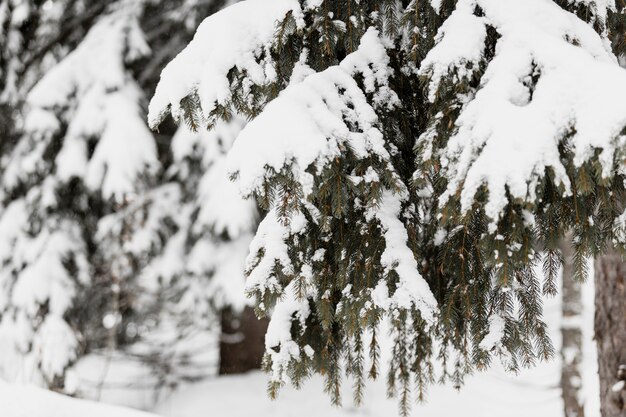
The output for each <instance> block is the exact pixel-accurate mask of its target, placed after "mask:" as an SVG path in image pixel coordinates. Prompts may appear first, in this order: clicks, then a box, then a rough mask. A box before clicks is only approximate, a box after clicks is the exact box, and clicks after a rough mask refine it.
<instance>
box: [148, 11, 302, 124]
mask: <svg viewBox="0 0 626 417" xmlns="http://www.w3.org/2000/svg"><path fill="white" fill-rule="evenodd" d="M288 13H291V14H292V16H293V17H294V18H295V19H296V21H298V20H299V19H301V17H302V10H301V8H300V3H299V2H298V1H297V0H272V1H267V0H246V1H243V2H240V3H237V4H234V5H232V6H229V7H227V8H225V9H224V10H222V11H220V12H218V13H215V14H213V15H211V16H210V17H208V18H207V19H205V20H204V22H202V24H201V25H200V27H199V28H198V31H197V32H196V35H195V37H194V39H193V40H192V41H191V42H190V43H189V45H188V46H187V47H186V48H185V49H184V50H183V51H182V52H181V53H180V54H179V55H178V56H177V57H176V58H175V59H174V60H172V61H171V62H170V63H169V64H168V65H167V67H165V69H164V70H163V72H162V73H161V81H160V82H159V85H158V86H157V89H156V92H155V94H154V97H153V98H152V101H151V102H150V109H149V110H150V111H149V116H148V124H149V125H150V127H151V128H152V129H155V128H157V127H158V125H159V124H160V123H161V121H162V120H163V119H164V118H165V116H166V115H167V114H168V113H169V112H171V113H172V115H173V116H174V118H176V119H179V118H180V113H181V100H183V99H184V98H186V97H188V96H190V95H193V94H197V95H198V97H199V99H200V107H201V108H202V112H203V114H204V116H208V115H209V114H210V113H211V112H212V111H213V110H214V109H215V108H216V105H225V104H227V103H228V102H229V100H230V98H231V88H230V82H229V79H228V76H229V72H230V71H231V69H233V68H236V69H238V70H239V71H241V72H245V73H246V75H247V77H248V78H249V80H250V81H251V82H252V83H254V84H257V85H264V84H267V83H269V82H272V81H273V80H274V79H275V77H276V72H275V70H274V68H273V65H272V61H271V56H270V51H269V49H270V46H271V44H272V42H273V39H274V35H275V29H276V24H277V22H278V21H279V20H281V19H283V18H284V17H285V16H286V15H287V14H288Z"/></svg>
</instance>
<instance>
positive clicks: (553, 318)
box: [0, 280, 599, 417]
mask: <svg viewBox="0 0 626 417" xmlns="http://www.w3.org/2000/svg"><path fill="white" fill-rule="evenodd" d="M590 281H591V280H590ZM583 297H584V300H583V301H584V305H585V312H584V325H583V331H584V341H585V343H584V346H583V350H584V354H585V359H584V364H583V366H584V369H583V386H584V390H583V392H582V395H583V396H584V398H585V405H586V416H587V417H599V405H598V394H597V393H598V383H597V376H596V372H597V368H596V362H595V360H596V358H595V355H596V353H595V346H594V344H593V340H592V337H593V332H592V330H593V329H592V323H593V288H592V285H591V284H587V285H585V288H584V291H583ZM545 313H546V319H547V321H548V323H549V325H550V334H551V336H552V339H553V341H554V344H555V348H557V352H558V348H559V345H560V323H561V305H560V299H559V298H558V297H557V298H555V299H551V300H548V301H547V302H546V305H545ZM129 369H130V370H129ZM141 372H143V371H142V370H138V371H137V375H136V378H135V377H134V376H133V372H132V368H128V367H126V368H124V372H121V373H120V375H122V374H123V376H124V379H125V380H126V381H129V382H132V381H135V382H137V380H138V379H137V378H139V379H141V378H145V375H144V376H143V377H142V376H140V375H141ZM118 376H119V375H118ZM559 378H560V360H559V357H558V355H557V356H556V357H555V358H554V359H553V360H552V361H550V362H546V363H541V364H539V365H538V366H537V367H535V368H533V369H528V370H523V371H522V372H521V373H520V374H519V375H511V374H508V373H506V372H505V371H504V370H503V369H502V367H501V366H499V365H497V364H496V365H495V366H493V367H492V368H491V369H490V370H489V371H487V372H485V373H481V374H477V375H474V376H472V377H470V378H468V379H467V381H466V384H465V386H464V387H463V388H462V389H461V391H459V392H457V391H456V390H454V389H453V388H452V387H449V386H436V387H433V388H432V389H431V390H430V391H429V395H428V401H427V402H426V403H425V404H420V405H415V406H414V408H413V415H416V416H418V415H419V416H420V417H449V416H456V415H466V416H472V417H528V416H531V417H560V416H562V402H561V396H560V390H559ZM83 382H84V381H83ZM80 388H81V387H79V392H80V391H81V390H80ZM82 388H86V387H82ZM118 388H119V387H118ZM82 391H83V393H86V392H88V390H86V389H85V390H82ZM101 399H102V400H104V401H108V402H113V403H117V404H123V405H133V404H134V405H135V406H137V407H142V408H148V407H147V401H148V400H149V398H148V396H147V395H146V393H145V392H143V393H142V392H141V391H133V390H119V389H117V390H116V389H109V390H105V391H104V392H103V393H102V396H101ZM397 410H398V408H397V402H396V401H395V400H389V399H387V398H386V395H385V386H384V380H383V381H378V382H375V383H371V384H370V385H369V386H368V388H367V393H366V395H365V403H364V405H363V406H362V407H361V408H358V409H357V408H355V407H353V406H351V391H350V384H348V383H346V384H345V386H344V407H343V408H336V407H333V406H332V405H331V404H330V401H329V400H328V398H327V396H326V395H325V394H324V393H323V384H322V380H321V379H320V378H318V377H315V378H313V379H311V380H310V381H308V383H306V384H305V386H304V387H303V388H302V389H301V390H300V391H297V390H295V389H293V388H291V387H285V389H283V390H282V392H281V394H280V397H279V399H278V400H277V401H271V400H269V399H268V397H267V393H266V376H265V375H264V374H263V373H261V372H253V373H250V374H247V375H240V376H227V377H219V378H218V377H216V378H212V379H210V380H207V381H205V382H201V383H197V384H193V385H188V386H184V387H181V388H180V389H178V390H177V391H175V392H173V393H170V394H168V395H165V396H162V399H161V400H160V401H159V403H158V404H157V405H156V406H155V407H154V408H153V410H152V411H153V412H154V413H156V414H158V415H160V416H163V417H249V416H251V415H254V416H257V417H270V416H271V417H318V416H320V415H322V416H324V417H392V416H395V415H397ZM0 416H1V417H84V416H89V417H146V416H149V415H148V414H143V413H138V412H134V411H126V410H125V409H122V408H112V407H110V406H105V405H97V404H95V403H92V402H87V401H79V400H74V399H69V398H67V397H63V396H60V395H58V394H54V393H50V392H47V391H42V390H37V389H35V388H28V387H24V386H10V385H7V384H4V383H0Z"/></svg>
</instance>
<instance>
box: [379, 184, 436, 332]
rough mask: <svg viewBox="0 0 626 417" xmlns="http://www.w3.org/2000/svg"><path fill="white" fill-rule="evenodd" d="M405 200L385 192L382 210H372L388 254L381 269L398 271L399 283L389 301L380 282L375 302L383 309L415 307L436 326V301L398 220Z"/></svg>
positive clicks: (403, 227) (385, 254)
mask: <svg viewBox="0 0 626 417" xmlns="http://www.w3.org/2000/svg"><path fill="white" fill-rule="evenodd" d="M406 197H408V196H407V195H404V196H402V195H397V194H393V193H391V192H390V191H385V192H384V193H383V197H382V199H381V203H380V207H377V208H376V209H373V211H374V216H376V218H377V219H378V221H379V222H380V224H381V226H382V228H383V236H384V237H385V250H384V252H383V253H382V255H381V258H380V262H381V265H382V266H383V267H384V268H385V273H388V272H389V271H390V270H395V271H396V273H397V274H398V276H399V278H400V282H399V283H398V287H397V288H396V290H395V292H394V293H393V294H392V295H391V297H388V295H387V294H386V293H387V284H386V282H385V281H384V280H381V281H380V282H379V284H378V285H377V286H376V288H375V289H374V294H373V296H372V298H373V301H374V303H375V304H376V305H378V306H380V307H382V308H384V309H389V308H403V309H411V308H412V307H413V306H414V307H415V308H417V310H419V312H420V313H421V315H422V318H423V319H424V320H425V321H426V322H428V323H429V324H433V322H434V320H435V315H436V314H437V312H438V308H437V301H436V300H435V297H434V295H433V294H432V292H431V291H430V288H429V287H428V284H427V283H426V281H425V280H424V278H423V277H422V276H421V275H420V273H419V269H418V266H417V261H416V259H415V256H414V255H413V251H412V250H411V249H410V248H409V247H408V240H409V237H408V233H407V231H406V228H405V226H404V224H403V223H402V222H401V221H400V220H399V217H400V215H401V211H402V210H401V209H402V201H403V200H405V199H406Z"/></svg>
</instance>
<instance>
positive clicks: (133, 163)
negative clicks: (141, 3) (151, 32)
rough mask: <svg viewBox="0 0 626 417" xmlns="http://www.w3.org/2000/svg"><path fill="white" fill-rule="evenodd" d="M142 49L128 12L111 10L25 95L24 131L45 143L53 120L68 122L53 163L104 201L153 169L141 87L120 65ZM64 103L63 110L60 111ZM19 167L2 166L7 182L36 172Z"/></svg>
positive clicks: (55, 129) (63, 177) (55, 128)
mask: <svg viewBox="0 0 626 417" xmlns="http://www.w3.org/2000/svg"><path fill="white" fill-rule="evenodd" d="M149 52H150V50H149V48H148V45H147V43H146V41H145V39H144V38H143V32H142V31H141V29H140V28H139V24H138V22H137V18H136V16H133V15H128V14H126V13H113V14H112V15H111V16H108V17H106V18H104V19H102V20H100V21H99V22H98V23H97V24H96V25H95V26H94V27H93V29H91V30H90V31H89V33H88V34H87V36H86V37H85V39H84V40H83V42H81V44H80V45H79V46H78V47H77V48H76V50H74V51H73V52H72V53H70V54H69V55H68V56H67V57H66V58H65V59H64V60H62V61H61V62H60V63H59V64H58V65H56V66H54V67H53V68H52V69H51V70H50V71H48V73H47V74H46V75H45V76H44V77H43V78H42V79H41V80H40V81H39V82H38V83H37V85H36V86H35V87H34V88H33V90H32V91H31V92H30V94H29V96H28V99H27V101H28V105H29V107H30V111H29V112H28V114H27V115H26V122H25V130H26V132H27V134H28V135H31V136H32V137H38V138H48V140H49V138H50V136H52V135H54V134H57V133H59V128H60V123H59V121H60V120H65V119H68V121H69V123H68V126H67V133H66V135H65V138H64V141H63V146H62V148H61V150H60V152H59V154H58V155H57V157H56V161H55V163H56V167H57V169H56V175H57V177H58V178H59V180H60V181H63V182H65V181H68V180H69V179H70V178H72V177H78V178H82V179H84V181H85V184H86V185H87V186H89V187H90V188H91V189H93V190H99V191H100V192H101V193H102V195H103V196H104V197H105V198H109V197H118V198H119V197H122V196H123V195H124V194H126V193H131V192H133V191H135V190H136V185H137V182H138V180H139V178H140V177H141V176H142V175H143V174H145V173H146V172H148V173H149V172H152V171H154V170H155V169H156V168H157V167H158V160H157V151H156V145H155V143H154V139H153V137H152V134H151V132H150V130H149V129H148V128H147V127H146V126H145V123H144V121H143V117H142V111H141V108H140V103H141V101H142V99H143V97H142V92H141V90H140V88H139V87H138V86H137V85H136V83H135V82H134V81H133V80H132V78H131V76H130V74H129V73H128V71H127V69H126V65H127V64H128V62H131V61H133V60H136V59H137V58H139V57H141V56H144V55H146V54H148V53H149ZM67 103H71V105H70V106H69V109H70V110H69V113H70V114H66V113H64V112H66V111H68V110H66V107H67ZM94 138H96V139H97V144H96V146H95V150H94V152H93V155H92V156H91V157H90V156H89V149H88V148H89V142H90V141H91V140H93V139H94ZM44 149H45V148H44ZM41 155H42V154H40V155H39V156H41ZM35 156H37V154H35ZM23 164H24V162H23V161H22V159H17V158H16V160H15V161H12V162H11V163H10V164H9V165H8V167H7V168H6V169H7V172H8V175H9V178H8V179H7V180H8V182H9V183H16V182H17V181H18V179H19V178H25V177H26V176H27V175H29V174H30V173H31V172H33V171H36V167H37V164H36V163H30V164H28V165H27V166H26V167H24V165H23ZM28 166H31V167H32V168H28ZM12 177H16V178H15V179H12Z"/></svg>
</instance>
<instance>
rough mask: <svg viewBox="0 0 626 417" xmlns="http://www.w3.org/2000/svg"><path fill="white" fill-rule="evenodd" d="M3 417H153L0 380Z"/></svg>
mask: <svg viewBox="0 0 626 417" xmlns="http://www.w3.org/2000/svg"><path fill="white" fill-rule="evenodd" d="M0 404H1V405H0V411H1V412H2V417H85V416H89V417H113V416H115V417H155V416H154V415H153V414H149V413H145V412H142V411H136V410H130V409H124V408H121V407H116V406H112V405H105V404H98V403H94V402H91V401H85V400H78V399H74V398H70V397H66V396H64V395H60V394H55V393H53V392H51V391H46V390H42V389H38V388H35V387H32V386H27V385H17V384H15V385H10V384H7V383H6V382H3V381H2V380H0Z"/></svg>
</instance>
